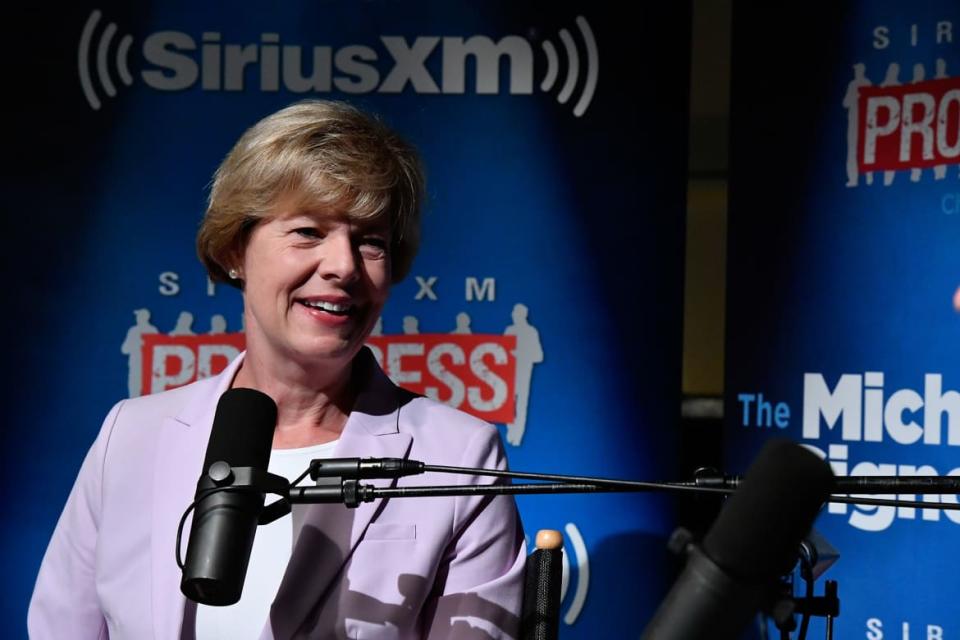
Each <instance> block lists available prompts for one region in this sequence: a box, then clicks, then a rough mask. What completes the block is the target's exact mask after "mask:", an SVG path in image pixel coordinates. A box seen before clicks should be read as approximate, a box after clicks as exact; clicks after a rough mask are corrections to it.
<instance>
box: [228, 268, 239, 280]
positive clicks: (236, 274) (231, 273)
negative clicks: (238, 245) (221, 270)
mask: <svg viewBox="0 0 960 640" xmlns="http://www.w3.org/2000/svg"><path fill="white" fill-rule="evenodd" d="M227 275H228V276H230V279H231V280H236V279H238V278H239V277H240V272H239V271H237V270H236V269H230V271H227Z"/></svg>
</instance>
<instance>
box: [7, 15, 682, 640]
mask: <svg viewBox="0 0 960 640" xmlns="http://www.w3.org/2000/svg"><path fill="white" fill-rule="evenodd" d="M661 4H662V5H663V6H642V7H635V8H634V9H633V10H632V11H631V13H630V15H631V18H630V19H629V20H626V19H625V14H624V13H623V12H622V11H619V10H615V9H613V8H612V7H604V6H596V5H595V3H586V2H560V3H557V2H551V3H542V2H531V3H522V4H519V5H518V4H516V3H508V2H484V3H474V2H469V3H450V2H418V3H413V4H411V3H403V4H399V3H395V2H389V1H380V0H377V1H372V2H364V3H355V2H347V1H335V2H303V3H284V4H283V5H274V4H255V5H254V4H251V5H250V6H248V7H245V8H244V10H243V11H242V12H241V11H238V10H237V9H236V7H235V6H234V4H232V3H225V2H213V3H204V4H203V5H196V4H195V3H175V2H164V3H153V4H152V5H142V6H140V7H139V8H135V7H130V6H127V5H126V4H120V3H116V4H99V5H84V6H77V7H74V8H72V9H70V10H68V11H65V12H63V13H62V14H60V15H59V16H58V20H56V21H55V22H51V21H49V20H47V16H46V15H45V14H44V12H42V11H40V10H32V9H24V10H21V13H20V14H17V15H15V16H14V17H13V19H14V22H15V23H16V24H19V25H23V28H22V29H20V32H21V33H19V34H18V35H14V36H13V37H12V39H11V40H10V41H9V42H7V43H6V45H5V46H11V51H10V55H11V56H14V57H15V59H18V60H23V64H20V65H17V70H16V75H15V76H13V79H12V82H14V83H15V84H16V86H18V87H20V88H21V92H22V95H21V96H19V99H18V101H17V102H16V103H14V104H11V105H9V107H8V108H9V110H10V111H9V118H10V119H9V122H8V125H9V126H10V131H9V132H8V135H9V136H10V138H11V146H10V151H9V152H8V153H10V154H11V156H12V157H13V159H14V160H16V161H17V162H16V163H15V167H14V169H13V171H12V172H11V173H10V174H8V176H7V179H8V180H9V182H10V184H9V185H8V189H7V191H8V193H9V196H8V197H9V201H8V205H11V210H12V215H11V216H9V221H8V233H9V235H8V243H7V247H6V250H5V253H6V256H5V257H6V259H7V266H6V267H5V270H7V271H9V275H8V277H7V280H8V282H10V283H11V284H12V287H11V288H10V291H9V293H8V310H7V313H6V317H5V319H4V321H5V322H6V323H8V327H7V335H8V336H16V339H12V340H11V341H10V345H9V350H8V354H9V356H8V357H9V358H10V360H9V362H10V364H9V365H8V373H9V374H10V375H11V378H10V381H9V383H8V384H7V385H6V393H7V394H8V399H7V405H8V406H10V407H11V416H10V422H9V423H8V425H7V428H6V429H4V431H3V436H2V437H3V444H4V447H3V450H4V451H5V453H4V460H3V464H2V465H0V467H2V473H3V480H4V483H3V486H4V487H5V488H7V493H8V506H9V507H11V508H10V513H11V514H16V515H15V517H16V525H11V526H7V527H4V529H3V532H2V533H0V536H2V544H0V548H2V550H3V551H2V561H3V563H4V566H5V567H6V568H7V574H8V579H7V580H5V581H4V585H3V597H2V598H0V602H2V604H0V607H2V608H3V614H4V619H6V620H7V621H8V623H7V624H8V626H9V628H10V629H11V631H10V633H11V634H13V635H17V634H22V633H23V629H24V625H23V620H24V619H25V615H26V607H27V602H28V600H29V595H30V592H31V589H32V585H33V579H34V576H35V574H36V570H37V568H38V566H39V563H40V559H41V557H42V554H43V551H44V549H45V546H46V543H47V540H48V538H49V535H50V533H51V532H52V529H53V526H54V523H55V521H56V518H57V516H58V514H59V512H60V509H61V507H62V504H63V502H64V500H65V498H66V495H67V493H68V491H69V488H70V486H71V483H72V481H73V478H74V475H75V473H76V471H77V469H78V468H79V465H80V462H81V460H82V457H83V454H84V452H85V451H86V448H87V447H88V446H89V444H90V443H91V442H92V439H93V437H94V435H95V433H96V430H97V428H98V426H99V422H100V420H101V419H102V416H103V414H104V413H105V412H106V410H107V409H108V408H109V407H110V406H111V405H112V403H113V402H115V401H116V400H117V399H118V398H120V397H124V396H126V395H127V394H128V393H130V389H129V388H128V383H130V382H131V381H130V376H129V375H128V374H129V368H130V366H131V365H132V366H134V367H136V366H137V363H138V360H137V358H138V357H140V354H141V352H140V351H138V349H137V347H138V344H142V343H138V341H139V338H140V335H139V332H138V331H133V332H132V334H128V331H130V330H131V329H132V328H134V327H135V323H136V321H137V320H136V317H135V314H134V312H135V311H137V310H146V311H147V312H149V319H148V320H141V328H143V327H146V326H147V325H151V326H152V327H153V329H154V330H156V331H157V332H158V333H161V334H170V333H174V334H184V333H187V332H192V333H195V334H198V335H199V334H207V333H210V332H211V331H213V332H215V333H219V332H223V331H226V332H233V331H238V330H240V329H241V327H240V313H241V300H240V297H239V294H238V293H237V292H236V291H234V290H232V289H230V288H229V287H211V286H210V285H209V284H208V282H207V280H206V277H205V274H204V272H203V270H202V269H201V267H200V265H199V263H198V261H197V260H196V258H195V256H194V250H193V238H194V236H195V233H196V229H197V226H198V222H199V220H200V217H201V215H202V212H203V210H204V201H205V196H206V186H207V183H208V181H209V179H210V176H211V174H212V172H213V170H214V169H215V168H216V166H217V165H218V163H219V161H220V160H221V158H222V157H223V156H224V155H225V154H226V152H227V151H228V150H229V148H230V146H231V145H232V143H233V142H234V141H235V140H236V139H237V137H238V136H239V135H240V134H241V133H242V132H243V130H244V129H245V128H246V127H248V126H250V125H251V124H252V123H254V122H255V121H256V120H258V119H259V118H261V117H263V116H264V115H266V114H268V113H270V112H272V111H275V110H276V109H278V108H280V107H282V106H284V105H286V104H289V103H290V102H292V101H294V100H297V99H300V98H304V97H321V98H335V99H348V100H350V101H352V102H354V103H355V104H357V105H359V106H361V107H363V108H367V109H370V110H372V111H375V112H377V113H380V114H382V115H383V117H384V118H385V120H387V121H388V122H389V123H390V124H391V125H393V126H394V127H395V128H396V129H398V130H399V131H400V132H401V133H402V134H403V135H405V136H406V137H408V138H409V139H410V140H411V141H412V142H413V143H414V144H415V145H416V146H417V147H418V148H419V149H420V151H421V153H422V155H423V158H424V160H425V164H426V166H427V168H428V181H429V203H428V205H427V210H426V214H425V226H424V236H423V249H422V252H421V254H420V256H419V257H418V259H417V261H416V263H415V265H414V268H413V271H412V274H411V276H410V278H408V280H407V281H405V282H404V283H402V284H400V285H399V286H397V287H395V288H394V291H393V293H392V296H391V301H390V303H389V304H388V306H387V309H386V311H385V313H384V317H383V327H382V332H383V334H384V335H385V336H386V337H389V336H391V335H395V334H403V333H410V332H411V331H412V324H410V323H412V321H410V320H406V322H407V323H408V324H407V325H406V326H407V329H406V330H405V329H404V326H405V325H404V323H405V318H407V317H408V316H409V317H413V318H415V319H416V322H417V324H418V331H419V332H420V333H421V334H448V333H450V332H452V331H454V329H455V327H456V326H457V315H458V314H463V313H465V314H467V316H468V320H469V324H470V331H472V332H473V333H475V334H489V335H497V336H502V335H503V334H504V333H505V332H506V333H513V334H514V335H516V336H517V342H518V352H520V351H521V350H522V354H521V355H518V356H516V358H517V362H516V363H515V364H516V366H515V370H516V376H517V377H516V379H515V380H513V381H508V382H510V383H511V384H510V388H511V389H512V390H514V391H516V392H517V393H516V394H515V398H514V399H513V402H514V405H513V409H514V414H513V419H512V420H510V421H504V422H503V423H502V424H501V427H502V429H503V435H504V437H505V440H509V441H510V443H509V444H508V445H507V453H508V455H509V457H510V460H511V466H512V467H513V468H515V469H527V470H543V471H552V472H573V473H583V474H598V475H600V474H602V475H609V476H625V477H657V478H661V477H673V476H674V475H675V470H674V468H673V463H674V460H675V456H674V451H675V443H674V437H673V435H672V433H671V432H672V429H673V427H674V424H675V421H676V413H677V411H676V410H677V407H678V406H679V384H680V375H679V362H680V358H679V352H680V327H681V286H682V285H681V282H682V266H681V265H682V253H683V246H682V241H683V210H684V189H685V171H684V169H685V165H684V163H685V157H686V144H685V136H686V126H687V125H686V104H687V83H688V72H687V67H688V49H689V32H688V29H689V26H688V23H689V8H688V7H686V6H685V5H684V4H683V3H680V4H679V5H676V6H675V5H674V4H673V3H661ZM35 24H45V25H46V26H45V30H44V32H43V38H42V39H38V37H37V32H36V31H34V30H32V29H31V28H30V27H29V25H35ZM465 51H466V53H464V52H465ZM27 52H29V55H27ZM497 52H500V53H503V55H502V56H499V57H498V53H497ZM298 56H299V59H300V64H299V65H297V64H295V63H296V61H297V57H298ZM242 60H248V62H246V63H243V62H242ZM518 305H523V307H525V308H526V311H525V313H524V312H523V309H522V307H518ZM216 315H219V316H222V322H225V327H224V326H223V324H222V322H221V324H219V325H218V324H217V323H218V322H220V321H219V319H218V320H214V316H216ZM141 316H142V317H144V316H145V314H144V313H143V312H141ZM521 316H524V319H520V320H518V318H519V317H521ZM511 326H512V327H513V329H510V330H508V329H509V328H510V327H511ZM461 328H462V327H461ZM533 330H535V333H534V331H533ZM128 335H133V338H131V341H130V342H128V346H127V347H123V345H124V343H125V342H127V338H128ZM521 343H522V344H521ZM537 343H539V349H538V348H537ZM131 345H132V346H131ZM538 351H539V352H541V353H540V355H537V352H538ZM524 358H525V359H524ZM524 372H525V373H524ZM133 382H137V381H136V380H134V381H133ZM139 383H140V385H141V390H142V389H143V388H144V387H143V386H142V385H145V384H147V383H146V381H144V380H140V381H139ZM146 389H147V390H149V387H146ZM522 405H525V406H526V410H525V412H524V411H521V406H522ZM517 412H520V413H525V415H524V416H522V417H521V416H518V415H517ZM508 425H509V426H508ZM185 506H186V505H185ZM520 507H521V512H522V517H523V519H524V524H525V528H526V530H527V531H528V533H530V534H531V535H532V533H533V532H535V531H536V529H537V528H540V527H547V526H549V527H552V528H561V529H563V530H564V532H565V534H566V543H567V548H568V556H569V560H570V561H569V571H568V579H567V581H566V582H567V583H568V586H567V588H566V591H565V596H564V605H563V614H564V625H563V627H564V628H563V634H562V635H563V637H569V638H593V637H597V635H598V634H600V633H601V630H602V632H604V633H611V632H615V633H628V634H632V633H635V632H636V633H638V632H639V630H640V629H641V628H642V626H643V623H644V622H645V621H646V619H647V618H648V617H649V615H650V614H651V612H652V610H653V609H654V607H655V606H656V604H657V603H658V601H659V598H660V596H661V594H662V593H663V592H664V591H665V589H666V586H667V584H666V581H667V579H668V576H667V575H666V574H667V570H666V568H665V565H666V562H667V561H666V559H665V556H666V553H665V551H664V549H663V547H664V540H665V536H666V535H667V534H668V533H669V530H670V527H671V522H672V516H671V512H670V508H669V502H667V501H659V500H655V499H650V498H645V497H638V496H626V495H611V496H600V497H576V496H574V497H543V498H536V497H529V498H523V499H521V500H520ZM11 517H14V516H11ZM627 545H629V546H627ZM171 561H172V558H171ZM626 611H629V612H630V613H629V614H628V615H625V614H624V612H626Z"/></svg>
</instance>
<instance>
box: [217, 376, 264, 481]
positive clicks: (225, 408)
mask: <svg viewBox="0 0 960 640" xmlns="http://www.w3.org/2000/svg"><path fill="white" fill-rule="evenodd" d="M276 426H277V404H276V403H275V402H274V401H273V398H271V397H270V396H268V395H267V394H265V393H261V392H260V391H257V390H256V389H239V388H238V389H230V390H228V391H227V392H225V393H224V394H223V395H222V396H220V402H219V403H218V404H217V413H216V415H215V416H214V418H213V429H212V430H211V431H210V441H209V443H208V444H207V455H206V458H204V461H203V471H204V472H206V471H207V470H208V469H209V468H210V465H211V464H213V463H214V462H218V461H221V460H222V461H224V462H226V463H228V464H229V465H230V466H232V467H256V468H258V469H263V470H266V469H267V465H269V464H270V449H271V448H272V446H273V432H274V429H275V428H276Z"/></svg>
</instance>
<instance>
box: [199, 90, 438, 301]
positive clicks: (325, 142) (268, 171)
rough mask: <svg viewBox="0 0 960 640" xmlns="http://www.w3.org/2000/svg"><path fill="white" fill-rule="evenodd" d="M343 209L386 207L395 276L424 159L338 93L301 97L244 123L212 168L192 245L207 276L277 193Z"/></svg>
mask: <svg viewBox="0 0 960 640" xmlns="http://www.w3.org/2000/svg"><path fill="white" fill-rule="evenodd" d="M288 194H294V196H295V197H297V198H298V199H299V201H300V204H301V205H302V206H304V207H316V208H321V209H332V210H336V211H338V212H342V213H343V214H345V215H346V216H347V217H348V218H349V219H352V220H361V219H366V220H369V219H374V218H378V217H381V216H386V217H387V219H388V221H389V224H390V229H391V246H390V261H391V264H390V266H391V274H392V280H393V282H394V283H396V282H399V281H400V280H402V279H403V278H404V277H405V276H406V275H407V273H408V272H409V271H410V266H411V264H412V263H413V258H414V257H415V256H416V253H417V248H418V246H419V242H420V207H421V202H422V200H423V196H424V176H423V168H422V165H421V163H420V159H419V157H418V155H417V152H416V150H415V149H414V148H413V147H412V146H411V145H410V144H408V143H407V142H405V141H404V140H403V139H402V138H400V136H398V135H397V134H396V133H394V132H393V131H392V130H390V129H389V128H388V127H387V126H386V125H385V124H383V123H382V122H381V121H380V120H378V119H377V118H375V117H373V116H370V115H367V114H366V113H364V112H362V111H360V110H359V109H357V108H355V107H352V106H350V105H348V104H345V103H343V102H333V101H326V100H304V101H302V102H297V103H295V104H293V105H290V106H289V107H286V108H285V109H281V110H280V111H277V112H276V113H274V114H272V115H270V116H267V117H266V118H264V119H263V120H261V121H260V122H258V123H257V124H255V125H253V126H252V127H251V128H250V129H248V130H247V131H246V132H245V133H244V134H243V135H242V136H241V137H240V139H239V140H238V141H237V143H236V144H235V145H234V147H233V149H231V150H230V153H229V154H227V157H226V158H225V159H224V161H223V163H222V164H221V165H220V167H219V168H218V169H217V171H216V173H215V174H214V176H213V183H212V186H211V188H210V199H209V203H208V205H207V212H206V214H205V215H204V217H203V222H202V223H201V224H200V231H199V233H198V234H197V254H198V255H199V256H200V261H201V262H203V264H204V266H205V267H206V268H207V273H209V274H210V278H211V279H212V280H214V281H217V282H226V283H229V284H232V285H234V286H240V283H239V282H238V281H235V280H233V279H231V278H230V277H229V276H228V275H227V272H228V271H229V269H230V268H231V267H235V266H237V262H238V261H239V260H240V258H241V256H242V255H243V250H244V248H245V247H246V242H247V238H248V236H249V232H250V230H251V229H252V228H253V227H254V226H255V225H256V223H257V222H258V221H259V220H261V219H263V218H265V217H266V216H268V215H269V212H270V209H271V208H272V207H273V205H274V204H275V203H276V202H277V201H278V200H279V199H280V198H281V197H282V196H285V195H288Z"/></svg>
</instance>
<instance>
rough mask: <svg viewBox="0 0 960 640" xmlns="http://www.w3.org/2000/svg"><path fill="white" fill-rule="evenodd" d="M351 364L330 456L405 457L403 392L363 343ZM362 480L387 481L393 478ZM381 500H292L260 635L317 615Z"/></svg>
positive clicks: (284, 632) (292, 630) (285, 634)
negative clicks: (353, 394) (287, 540)
mask: <svg viewBox="0 0 960 640" xmlns="http://www.w3.org/2000/svg"><path fill="white" fill-rule="evenodd" d="M354 366H355V371H354V376H355V377H354V380H355V384H358V386H359V387H360V391H359V392H358V395H357V399H356V401H355V402H354V406H353V409H352V411H351V412H350V416H349V418H348V419H347V424H346V425H345V427H344V430H343V433H342V434H341V435H340V441H339V442H338V443H337V446H336V447H335V449H334V452H333V457H336V458H368V457H373V458H406V457H407V455H408V454H409V451H410V444H411V440H412V439H411V437H410V435H409V434H406V433H401V432H400V431H399V428H398V424H399V423H398V417H399V411H400V405H401V403H402V402H403V398H404V395H405V394H406V392H404V391H403V390H401V389H399V388H398V387H396V386H395V385H394V384H393V383H392V382H391V381H390V380H389V379H388V378H387V376H386V375H385V374H384V373H383V372H382V371H381V370H380V367H379V366H377V364H376V362H375V361H374V359H373V356H372V355H371V354H370V353H369V351H367V350H366V349H364V350H362V351H361V352H360V354H358V356H357V358H356V359H355V361H354ZM363 482H364V483H369V484H373V485H375V486H377V487H389V486H392V485H393V484H394V483H395V482H396V481H395V480H389V479H381V480H364V481H363ZM384 502H385V501H384V500H374V501H373V502H365V503H363V504H361V505H360V506H359V507H357V508H356V509H349V508H347V507H345V506H344V505H342V504H317V505H295V506H294V508H293V531H294V540H295V543H294V548H293V552H292V554H291V557H290V562H289V564H288V565H287V571H286V573H285V574H284V577H283V580H282V581H281V583H280V588H279V590H278V592H277V598H276V600H275V601H274V603H273V607H272V609H271V614H270V622H269V624H268V629H265V630H264V635H263V637H265V638H266V637H275V638H277V639H278V640H283V639H286V638H290V637H293V636H294V635H295V634H297V632H298V631H299V630H300V629H301V627H303V626H304V625H305V623H308V621H309V619H310V618H315V617H316V616H319V613H320V611H321V609H322V608H323V605H324V603H325V601H326V599H327V598H328V596H329V595H330V594H331V593H332V591H334V589H333V587H334V586H335V584H336V582H337V581H338V579H339V576H340V571H341V569H342V568H343V566H344V564H345V563H346V562H347V560H348V559H349V558H350V555H351V554H352V553H353V550H354V549H355V548H356V546H357V544H358V543H359V542H360V540H361V539H362V538H363V534H364V533H365V532H366V530H367V525H369V524H370V521H371V520H372V519H373V518H374V517H375V516H376V515H377V514H378V513H379V512H380V510H381V509H382V508H383V504H384ZM270 627H272V629H271V628H270ZM271 631H272V634H271V633H270V632H271Z"/></svg>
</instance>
